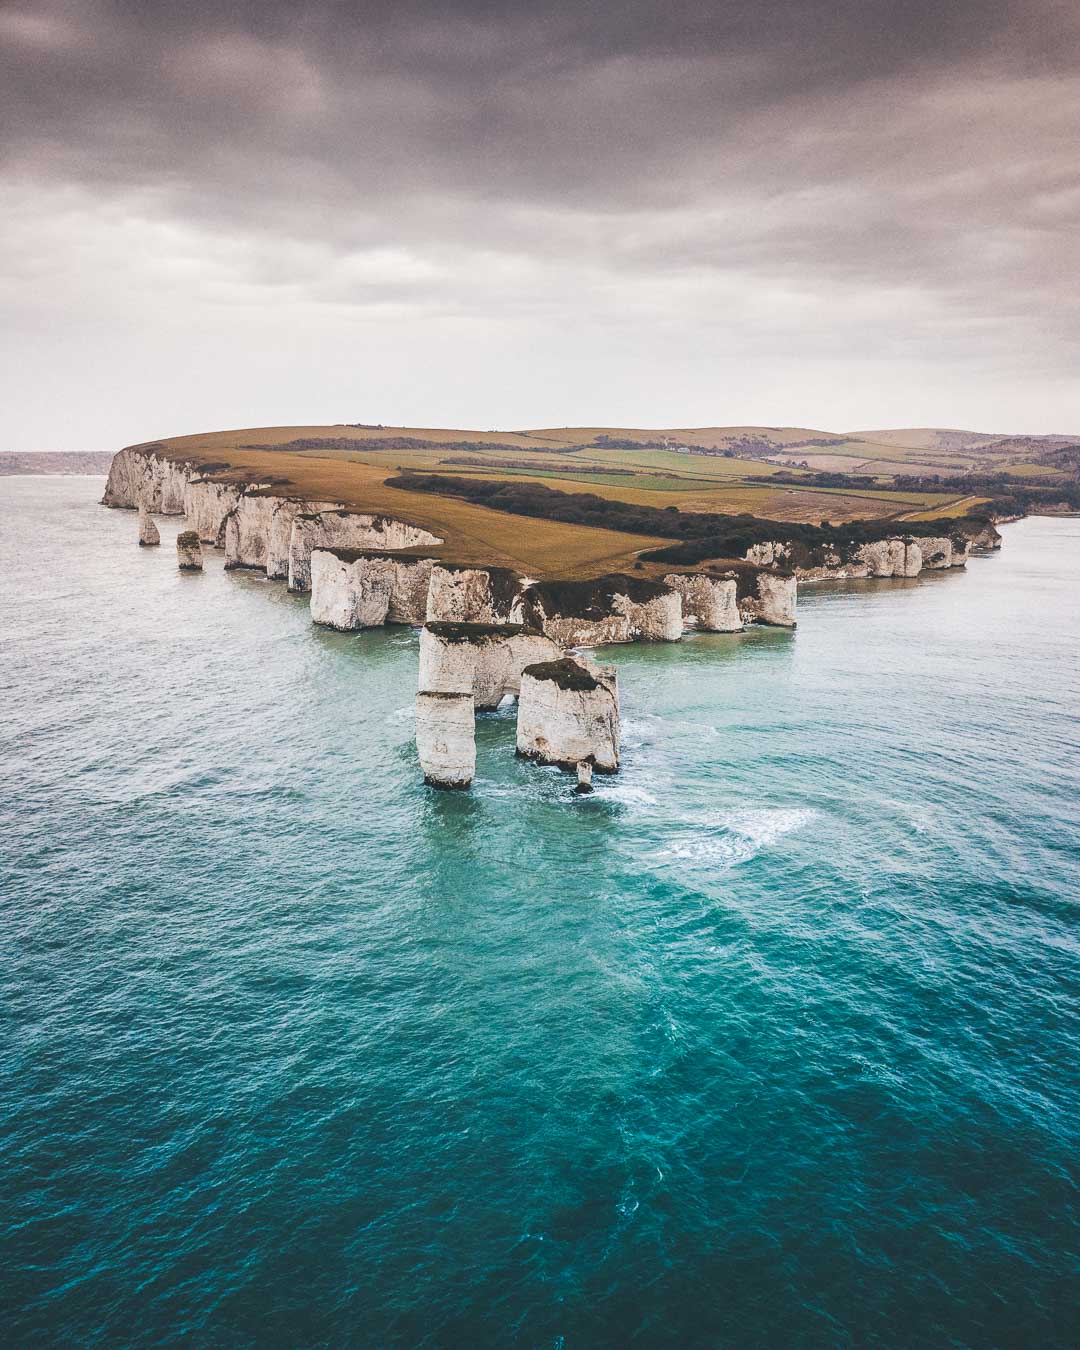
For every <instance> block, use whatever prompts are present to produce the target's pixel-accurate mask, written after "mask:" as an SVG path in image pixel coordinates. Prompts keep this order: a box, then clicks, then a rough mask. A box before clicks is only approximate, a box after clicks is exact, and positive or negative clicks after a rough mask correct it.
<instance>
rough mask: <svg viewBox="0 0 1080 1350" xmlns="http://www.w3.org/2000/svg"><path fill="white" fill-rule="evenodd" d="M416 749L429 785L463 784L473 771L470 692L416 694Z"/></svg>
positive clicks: (473, 720)
mask: <svg viewBox="0 0 1080 1350" xmlns="http://www.w3.org/2000/svg"><path fill="white" fill-rule="evenodd" d="M416 752H417V755H418V756H419V759H420V767H421V769H423V771H424V782H425V783H428V784H429V785H430V786H431V787H440V788H466V787H468V786H469V784H470V783H471V782H472V780H473V778H474V777H475V775H476V710H475V707H474V706H473V697H472V694H462V693H448V694H443V693H434V692H427V693H420V694H417V696H416Z"/></svg>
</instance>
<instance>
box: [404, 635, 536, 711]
mask: <svg viewBox="0 0 1080 1350" xmlns="http://www.w3.org/2000/svg"><path fill="white" fill-rule="evenodd" d="M561 655H562V652H561V651H560V650H559V648H558V647H557V646H556V645H555V643H554V642H552V640H551V639H550V638H547V637H544V636H543V635H542V634H540V633H531V632H528V631H526V630H525V629H523V628H521V627H520V625H518V624H474V623H429V624H427V625H426V626H425V627H424V628H423V629H422V630H421V632H420V677H419V683H420V688H421V689H422V690H427V691H430V692H433V693H448V694H449V693H471V694H472V695H473V698H474V700H475V704H476V708H477V710H478V711H484V710H487V709H491V708H497V707H498V706H499V703H500V702H501V700H502V699H503V698H504V697H505V696H506V695H507V694H517V693H518V692H519V691H520V689H521V672H522V671H523V670H524V669H525V667H526V666H531V665H534V664H536V663H538V662H543V661H554V660H557V659H558V658H559V657H560V656H561Z"/></svg>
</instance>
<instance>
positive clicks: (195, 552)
mask: <svg viewBox="0 0 1080 1350" xmlns="http://www.w3.org/2000/svg"><path fill="white" fill-rule="evenodd" d="M176 565H177V567H179V569H180V571H181V572H201V571H202V570H203V552H202V541H201V540H200V538H199V536H198V533H197V531H195V530H181V531H180V533H179V534H178V535H177V536H176Z"/></svg>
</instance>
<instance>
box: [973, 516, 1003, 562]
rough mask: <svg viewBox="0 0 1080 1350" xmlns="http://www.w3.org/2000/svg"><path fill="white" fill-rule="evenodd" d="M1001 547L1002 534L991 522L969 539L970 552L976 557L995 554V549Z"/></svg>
mask: <svg viewBox="0 0 1080 1350" xmlns="http://www.w3.org/2000/svg"><path fill="white" fill-rule="evenodd" d="M1000 547H1001V532H1000V531H999V530H997V529H996V528H995V527H994V526H993V525H992V524H991V523H990V521H987V522H986V524H985V525H982V526H981V527H980V528H979V529H978V530H977V531H976V532H975V533H974V534H973V535H971V537H970V538H969V539H968V552H969V553H970V554H972V555H974V556H976V557H978V556H980V555H985V554H987V553H993V552H994V550H995V549H999V548H1000Z"/></svg>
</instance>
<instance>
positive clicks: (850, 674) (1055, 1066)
mask: <svg viewBox="0 0 1080 1350" xmlns="http://www.w3.org/2000/svg"><path fill="white" fill-rule="evenodd" d="M101 487H102V484H101V483H100V481H98V480H90V479H67V480H46V479H7V480H3V481H0V553H2V557H3V568H2V575H3V579H4V582H3V586H2V588H0V624H2V628H0V631H2V634H3V647H2V652H0V698H2V705H0V706H2V708H3V718H2V721H0V891H2V895H0V916H2V923H0V1013H2V1018H3V1020H2V1024H0V1092H2V1106H3V1112H2V1117H0V1150H2V1151H0V1158H2V1172H0V1272H2V1289H0V1303H2V1309H0V1313H2V1316H0V1324H2V1326H3V1328H4V1341H5V1343H6V1344H11V1345H17V1346H43V1345H64V1346H109V1347H112V1346H151V1345H154V1346H157V1345H170V1344H175V1343H179V1342H181V1341H183V1342H184V1343H186V1344H189V1345H195V1346H240V1347H246V1346H290V1347H305V1346H324V1345H325V1346H349V1345H356V1346H377V1347H382V1346H430V1347H458V1346H463V1347H473V1346H477V1347H486V1346H493V1347H501V1346H523V1347H547V1348H548V1350H557V1348H558V1350H576V1348H577V1347H609V1346H610V1347H623V1346H641V1347H699V1346H700V1347H726V1346H737V1347H742V1346H752V1347H756V1346H769V1347H772V1346H777V1347H801V1346H806V1347H817V1346H821V1347H834V1346H857V1347H865V1346H890V1347H891V1346H897V1347H900V1346H903V1347H907V1346H973V1347H974V1346H978V1347H983V1346H986V1347H990V1346H1002V1347H1003V1346H1024V1347H1058V1346H1060V1347H1066V1346H1073V1345H1076V1344H1077V1330H1078V1327H1080V1320H1078V1318H1080V1305H1078V1295H1077V1284H1076V1274H1077V1251H1078V1240H1077V1237H1078V1228H1077V1218H1078V1191H1077V1181H1078V1171H1077V1152H1078V1151H1077V1145H1078V1142H1080V1140H1078V1136H1080V1092H1078V1059H1080V1056H1078V1050H1080V1015H1078V1012H1080V942H1078V928H1080V753H1078V752H1080V729H1078V714H1080V662H1078V657H1077V653H1078V640H1080V603H1078V598H1080V589H1078V588H1080V520H1028V521H1023V522H1021V523H1019V524H1017V525H1014V526H1010V527H1009V528H1008V529H1007V530H1006V531H1005V536H1006V538H1005V549H1004V551H1003V552H1002V554H1001V555H1000V556H997V557H994V558H991V559H986V560H980V561H975V562H973V563H972V564H971V565H970V566H969V568H968V570H967V572H966V573H965V574H948V575H933V576H929V577H926V578H923V579H920V580H919V581H917V582H875V583H854V584H851V585H848V586H839V587H835V586H834V587H830V588H821V589H819V590H818V591H817V593H816V594H815V593H814V592H812V591H811V592H805V591H804V592H803V593H802V595H801V596H800V624H799V629H798V632H797V633H796V634H794V635H792V634H788V633H783V632H778V631H769V630H758V631H752V632H749V633H747V634H745V635H742V636H704V635H703V636H699V637H694V638H691V639H689V640H687V641H685V642H683V643H682V644H679V645H677V646H654V647H635V648H624V649H618V648H616V649H610V651H609V653H608V656H609V657H610V659H614V660H615V661H616V662H617V663H618V666H619V672H620V680H621V686H622V698H623V712H624V731H625V767H624V771H623V772H622V774H620V776H619V777H618V778H617V779H615V780H601V781H600V786H599V791H598V792H597V793H596V794H595V795H594V796H593V797H591V798H576V797H574V796H573V795H572V794H571V793H570V787H569V780H568V779H567V778H566V777H564V776H561V775H559V774H558V773H556V772H554V771H550V770H545V769H540V768H537V767H536V766H532V765H528V764H524V763H520V762H518V761H516V760H515V758H514V755H513V739H514V736H513V731H514V725H513V714H512V711H510V710H507V711H501V712H499V713H497V714H494V715H492V716H489V717H486V718H484V719H482V721H481V723H480V729H479V736H478V757H477V768H478V781H477V783H476V785H475V787H474V789H473V790H472V791H471V792H470V793H468V794H439V793H436V792H433V791H432V790H430V789H425V788H424V787H423V786H422V785H421V783H420V781H419V774H418V770H417V765H416V763H415V758H414V754H413V749H412V742H411V733H412V727H411V702H412V695H413V692H414V687H415V676H416V656H417V642H416V636H415V634H413V633H412V632H411V631H409V630H406V629H396V630H388V632H385V633H383V632H376V633H369V634H364V635H335V634H330V633H327V632H321V631H319V630H316V629H314V628H312V626H311V625H310V623H309V621H308V614H307V607H306V603H305V602H304V601H303V600H300V599H297V598H294V597H290V596H288V595H286V594H285V592H284V589H283V587H281V586H280V585H276V584H270V583H267V582H265V581H264V580H260V579H258V578H257V577H255V576H254V575H250V574H231V575H226V574H225V573H224V572H223V571H222V570H221V565H220V560H217V561H214V562H213V563H212V564H211V565H210V566H209V568H208V571H207V572H206V574H205V575H203V576H194V577H193V576H181V575H179V574H178V573H177V571H176V570H175V565H174V564H175V556H174V553H173V549H172V540H173V537H174V535H175V533H176V529H177V526H178V522H169V521H165V522H162V537H163V547H162V548H161V549H159V550H147V549H139V548H138V547H137V546H136V545H135V519H134V516H133V515H132V514H131V513H129V512H115V511H107V510H105V509H103V508H101V507H99V506H97V505H96V504H95V503H96V499H97V498H98V497H99V496H100V493H101Z"/></svg>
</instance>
